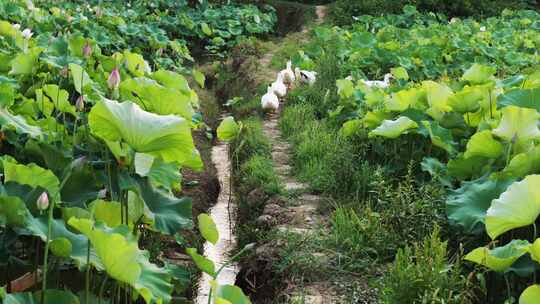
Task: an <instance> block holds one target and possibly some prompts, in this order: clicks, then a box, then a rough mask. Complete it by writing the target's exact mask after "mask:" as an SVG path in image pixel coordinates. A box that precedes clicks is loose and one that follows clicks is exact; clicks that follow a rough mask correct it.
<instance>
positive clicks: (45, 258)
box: [41, 196, 56, 304]
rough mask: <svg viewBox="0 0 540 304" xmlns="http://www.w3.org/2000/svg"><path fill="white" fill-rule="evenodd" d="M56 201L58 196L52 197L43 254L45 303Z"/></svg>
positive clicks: (42, 297)
mask: <svg viewBox="0 0 540 304" xmlns="http://www.w3.org/2000/svg"><path fill="white" fill-rule="evenodd" d="M55 202H56V196H55V197H53V198H52V199H51V205H50V206H49V218H48V223H47V224H48V225H47V239H46V243H45V252H44V254H43V283H42V284H41V304H45V290H46V289H47V270H48V269H47V268H48V266H49V265H48V261H49V244H50V243H51V232H52V221H53V211H54V205H55Z"/></svg>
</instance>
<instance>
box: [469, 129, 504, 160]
mask: <svg viewBox="0 0 540 304" xmlns="http://www.w3.org/2000/svg"><path fill="white" fill-rule="evenodd" d="M502 153H503V146H502V144H501V143H500V142H498V141H497V140H495V139H494V138H493V136H492V135H491V131H490V130H484V131H480V132H478V133H475V134H474V135H473V136H472V137H471V139H469V142H468V143H467V150H466V151H465V154H464V156H465V158H469V157H474V156H481V157H486V158H498V157H499V156H501V155H502Z"/></svg>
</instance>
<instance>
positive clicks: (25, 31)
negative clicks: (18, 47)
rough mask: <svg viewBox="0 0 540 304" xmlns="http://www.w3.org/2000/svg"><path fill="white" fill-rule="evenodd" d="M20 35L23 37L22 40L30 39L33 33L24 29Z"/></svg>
mask: <svg viewBox="0 0 540 304" xmlns="http://www.w3.org/2000/svg"><path fill="white" fill-rule="evenodd" d="M22 35H23V37H24V39H27V40H28V39H30V38H31V37H32V35H34V33H32V30H30V29H28V28H27V29H24V31H22Z"/></svg>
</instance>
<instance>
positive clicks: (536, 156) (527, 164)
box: [499, 146, 540, 178]
mask: <svg viewBox="0 0 540 304" xmlns="http://www.w3.org/2000/svg"><path fill="white" fill-rule="evenodd" d="M535 173H540V146H537V147H534V148H533V149H531V150H529V151H527V152H524V153H519V154H517V155H516V156H514V157H513V158H512V159H511V160H510V163H508V165H507V166H506V167H505V168H504V170H503V171H502V172H501V173H500V174H499V175H501V176H504V177H511V178H522V177H525V176H526V175H529V174H535Z"/></svg>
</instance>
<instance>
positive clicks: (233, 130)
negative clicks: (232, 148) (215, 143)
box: [217, 116, 240, 141]
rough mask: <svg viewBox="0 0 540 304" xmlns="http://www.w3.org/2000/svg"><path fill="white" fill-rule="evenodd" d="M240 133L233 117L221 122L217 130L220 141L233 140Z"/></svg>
mask: <svg viewBox="0 0 540 304" xmlns="http://www.w3.org/2000/svg"><path fill="white" fill-rule="evenodd" d="M239 131H240V126H239V125H238V124H237V123H236V121H234V117H232V116H229V117H226V118H225V119H223V120H222V121H221V123H220V124H219V126H218V128H217V136H218V138H219V139H220V140H225V141H229V140H233V139H234V138H235V137H236V136H237V135H238V132H239Z"/></svg>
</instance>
